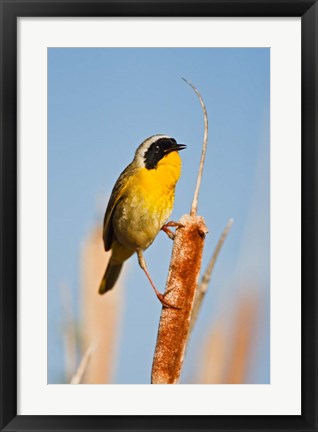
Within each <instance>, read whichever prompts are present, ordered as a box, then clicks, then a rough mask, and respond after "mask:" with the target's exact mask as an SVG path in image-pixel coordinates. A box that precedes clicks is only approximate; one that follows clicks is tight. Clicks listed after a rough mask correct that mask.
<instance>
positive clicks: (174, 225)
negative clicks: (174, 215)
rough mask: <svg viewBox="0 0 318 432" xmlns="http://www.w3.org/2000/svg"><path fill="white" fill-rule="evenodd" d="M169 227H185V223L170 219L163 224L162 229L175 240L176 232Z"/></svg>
mask: <svg viewBox="0 0 318 432" xmlns="http://www.w3.org/2000/svg"><path fill="white" fill-rule="evenodd" d="M169 227H173V228H174V227H175V228H182V227H184V225H182V224H181V223H179V222H175V221H170V222H167V223H166V224H164V225H163V227H162V228H161V229H162V231H164V232H165V233H166V234H167V236H168V237H169V238H170V239H171V240H174V238H175V236H176V234H175V233H174V232H173V231H171V230H170V229H169Z"/></svg>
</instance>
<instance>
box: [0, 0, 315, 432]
mask: <svg viewBox="0 0 318 432" xmlns="http://www.w3.org/2000/svg"><path fill="white" fill-rule="evenodd" d="M0 7H1V88H0V95H1V109H0V111H1V146H0V149H1V155H0V160H1V176H0V178H1V194H0V199H1V205H0V209H1V224H0V225H1V226H0V228H1V229H0V257H1V259H0V265H1V267H0V270H1V273H0V276H1V279H0V280H1V282H0V283H1V285H0V294H1V297H0V301H1V303H0V306H1V311H0V312H1V313H0V320H1V363H0V379H1V382H0V417H1V418H0V429H1V431H37V430H39V431H71V430H73V431H75V430H77V431H112V430H114V431H115V430H127V431H128V430H134V431H138V430H156V431H168V430H169V431H173V430H184V431H188V430H189V431H190V430H191V431H192V430H193V431H194V430H213V431H225V430H231V431H236V430H237V431H239V430H253V431H258V430H262V431H267V430H268V431H274V430H275V431H278V430H281V431H296V430H297V431H300V430H301V431H308V432H309V431H317V430H318V421H317V417H318V416H317V406H318V401H317V388H318V387H317V370H318V369H317V318H316V317H317V315H318V308H317V269H316V268H317V264H318V263H317V198H318V196H317V142H318V140H317V138H318V137H317V130H318V127H317V119H318V110H317V96H318V93H317V78H318V75H317V59H318V50H317V48H318V43H317V38H318V26H317V23H318V19H317V18H318V6H317V1H313V0H243V1H241V0H229V1H228V0H216V1H215V0H205V1H204V0H199V1H195V0H180V1H176V0H173V1H169V0H168V1H165V0H161V1H152V2H145V1H135V0H132V1H121V0H113V1H106V0H65V1H54V0H48V1H47V0H42V1H31V0H21V1H19V0H0ZM53 16H54V17H61V16H65V17H91V16H111V17H112V16H131V17H132V16H139V17H141V16H143V17H151V16H171V17H176V16H188V17H195V16H215V17H218V16H222V17H225V16H232V17H239V16H244V17H260V16H261V17H262V16H267V17H274V16H277V17H301V38H302V41H301V50H302V54H301V74H302V84H301V90H302V99H301V104H302V106H301V110H302V133H301V139H302V149H301V154H302V161H301V169H302V177H301V179H302V180H301V183H302V184H301V193H302V200H301V206H302V208H301V216H302V227H301V230H302V242H301V248H302V249H301V255H302V259H301V268H302V277H301V283H302V286H301V290H302V294H301V299H302V306H301V312H302V333H301V336H302V356H301V359H302V386H301V400H302V414H301V415H299V416H255V415H254V416H245V415H242V416H212V415H211V416H37V415H32V416H23V415H17V239H18V238H17V18H18V17H53ZM286 156H287V155H286ZM292 235H293V233H291V239H292ZM287 303H288V302H287V299H286V307H288V304H287ZM282 318H283V317H282ZM163 403H164V401H163Z"/></svg>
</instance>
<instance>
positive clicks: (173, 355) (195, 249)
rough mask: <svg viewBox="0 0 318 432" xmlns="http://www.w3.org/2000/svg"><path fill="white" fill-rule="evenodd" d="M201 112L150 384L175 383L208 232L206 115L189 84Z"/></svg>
mask: <svg viewBox="0 0 318 432" xmlns="http://www.w3.org/2000/svg"><path fill="white" fill-rule="evenodd" d="M184 81H185V82H186V83H187V84H189V85H190V86H191V87H192V89H193V90H194V91H195V93H196V94H197V96H198V98H199V101H200V104H201V106H202V109H203V114H204V139H203V148H202V154H201V161H200V167H199V173H198V178H197V184H196V188H195V192H194V197H193V202H192V206H191V211H190V215H183V216H182V217H181V219H180V220H179V223H180V224H181V225H183V226H181V227H180V228H178V229H177V230H176V235H175V239H174V244H173V250H172V257H171V261H170V267H169V274H168V280H167V284H166V290H165V296H166V300H167V301H168V302H169V303H170V304H173V305H175V306H176V308H178V309H173V308H166V307H163V308H162V312H161V317H160V323H159V329H158V337H157V344H156V348H155V354H154V359H153V364H152V374H151V382H152V384H177V383H178V382H179V378H180V374H181V369H182V365H183V358H184V353H185V349H186V344H187V340H188V334H189V329H190V320H191V313H192V308H193V303H194V298H195V291H196V288H197V284H198V278H199V273H200V268H201V261H202V253H203V246H204V238H205V235H206V233H207V232H208V230H207V227H206V225H205V222H204V220H203V218H202V217H200V216H197V207H198V196H199V190H200V184H201V178H202V173H203V165H204V159H205V153H206V147H207V138H208V118H207V111H206V108H205V105H204V102H203V99H202V97H201V95H200V93H199V92H198V90H197V89H196V88H195V87H194V85H193V84H191V83H190V82H188V81H187V80H184Z"/></svg>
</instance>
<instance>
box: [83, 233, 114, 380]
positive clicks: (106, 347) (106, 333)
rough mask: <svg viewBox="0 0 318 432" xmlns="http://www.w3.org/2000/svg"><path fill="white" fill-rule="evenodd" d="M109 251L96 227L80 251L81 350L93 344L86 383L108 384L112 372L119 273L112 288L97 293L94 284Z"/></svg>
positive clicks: (97, 285) (96, 287)
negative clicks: (100, 293) (104, 246)
mask: <svg viewBox="0 0 318 432" xmlns="http://www.w3.org/2000/svg"><path fill="white" fill-rule="evenodd" d="M109 256H110V253H105V251H104V248H103V241H102V232H101V229H100V228H95V229H94V230H93V231H92V233H91V234H90V235H89V237H88V239H87V240H86V241H85V243H84V247H83V252H82V266H81V267H82V269H83V270H82V281H81V285H82V314H83V322H82V335H83V348H84V351H87V349H88V348H89V347H90V346H94V351H93V352H92V353H91V355H90V359H89V362H88V364H87V367H86V371H85V374H84V377H83V382H84V383H86V384H100V383H109V382H111V381H112V377H113V373H114V371H115V360H116V349H117V341H118V333H119V331H118V330H119V324H120V317H121V306H122V291H123V289H122V281H123V275H121V278H120V279H119V280H118V282H117V283H116V286H115V287H114V289H113V290H111V291H110V292H108V293H107V294H105V295H103V296H101V295H99V294H98V287H99V283H100V281H101V278H102V276H103V274H104V272H105V268H106V266H107V262H108V259H109Z"/></svg>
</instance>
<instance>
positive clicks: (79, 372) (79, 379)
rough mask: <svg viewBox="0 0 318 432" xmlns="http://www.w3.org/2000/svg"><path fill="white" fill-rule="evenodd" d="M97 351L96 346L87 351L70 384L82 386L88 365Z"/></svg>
mask: <svg viewBox="0 0 318 432" xmlns="http://www.w3.org/2000/svg"><path fill="white" fill-rule="evenodd" d="M95 349H96V344H91V345H90V346H89V347H88V348H87V350H86V351H85V354H84V355H83V358H82V360H81V362H80V364H79V366H78V368H77V370H76V372H75V374H74V375H73V376H72V378H71V380H70V384H81V382H82V380H83V377H84V374H85V371H86V369H87V366H88V363H89V361H90V359H91V356H92V354H93V352H94V351H95Z"/></svg>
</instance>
